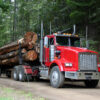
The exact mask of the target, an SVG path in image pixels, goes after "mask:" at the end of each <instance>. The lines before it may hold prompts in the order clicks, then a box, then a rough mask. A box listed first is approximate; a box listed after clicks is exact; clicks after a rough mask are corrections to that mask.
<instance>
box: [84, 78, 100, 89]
mask: <svg viewBox="0 0 100 100" xmlns="http://www.w3.org/2000/svg"><path fill="white" fill-rule="evenodd" d="M98 82H99V80H86V81H85V82H84V83H85V86H86V87H88V88H95V87H96V86H97V85H98Z"/></svg>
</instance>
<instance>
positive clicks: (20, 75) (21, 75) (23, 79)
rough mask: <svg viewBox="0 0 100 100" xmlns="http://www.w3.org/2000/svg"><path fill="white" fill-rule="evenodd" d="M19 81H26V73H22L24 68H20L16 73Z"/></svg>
mask: <svg viewBox="0 0 100 100" xmlns="http://www.w3.org/2000/svg"><path fill="white" fill-rule="evenodd" d="M18 77H19V81H21V82H24V81H26V75H25V73H24V69H23V68H20V69H19V73H18Z"/></svg>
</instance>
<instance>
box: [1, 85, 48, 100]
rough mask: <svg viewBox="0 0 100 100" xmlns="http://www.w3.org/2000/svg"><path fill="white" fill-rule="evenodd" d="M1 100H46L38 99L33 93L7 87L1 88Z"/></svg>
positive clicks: (43, 99)
mask: <svg viewBox="0 0 100 100" xmlns="http://www.w3.org/2000/svg"><path fill="white" fill-rule="evenodd" d="M0 100H46V99H45V98H42V97H36V96H34V95H33V94H32V93H30V92H28V93H26V92H25V91H19V90H15V89H13V88H8V87H5V86H2V87H1V86H0Z"/></svg>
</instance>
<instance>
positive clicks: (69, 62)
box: [40, 33, 100, 87]
mask: <svg viewBox="0 0 100 100" xmlns="http://www.w3.org/2000/svg"><path fill="white" fill-rule="evenodd" d="M42 58H43V60H42V64H43V65H44V66H45V67H46V68H47V70H48V71H47V74H48V76H49V78H50V82H51V85H52V86H53V87H61V86H62V85H63V83H64V80H65V78H67V79H70V80H80V81H84V83H85V85H86V86H87V87H96V86H97V84H98V81H99V71H100V70H99V68H98V62H97V61H98V53H97V52H94V51H91V50H88V49H87V48H82V47H80V38H79V37H78V35H71V34H68V33H62V34H58V33H54V34H53V35H47V36H45V37H44V42H43V57H42ZM44 73H45V72H44ZM40 74H41V75H42V72H41V71H40Z"/></svg>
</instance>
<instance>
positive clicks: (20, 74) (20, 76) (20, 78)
mask: <svg viewBox="0 0 100 100" xmlns="http://www.w3.org/2000/svg"><path fill="white" fill-rule="evenodd" d="M22 77H23V76H22V73H21V72H20V73H19V80H22Z"/></svg>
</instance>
